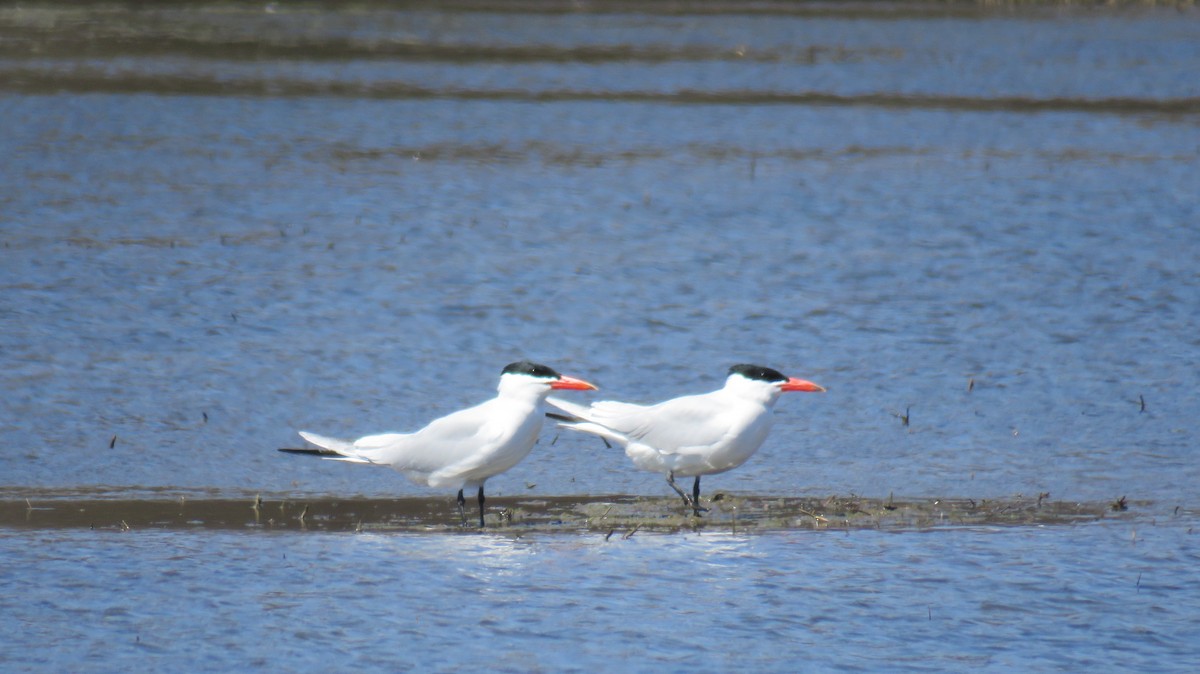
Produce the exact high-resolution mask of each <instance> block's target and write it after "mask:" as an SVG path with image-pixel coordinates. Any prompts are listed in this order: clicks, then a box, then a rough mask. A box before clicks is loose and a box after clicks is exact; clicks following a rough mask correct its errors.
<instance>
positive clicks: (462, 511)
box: [458, 489, 467, 527]
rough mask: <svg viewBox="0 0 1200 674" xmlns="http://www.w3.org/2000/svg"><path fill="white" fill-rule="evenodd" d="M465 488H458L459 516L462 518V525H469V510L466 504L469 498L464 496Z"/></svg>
mask: <svg viewBox="0 0 1200 674" xmlns="http://www.w3.org/2000/svg"><path fill="white" fill-rule="evenodd" d="M462 492H463V490H461V489H459V490H458V516H459V517H460V518H462V525H463V526H464V527H465V526H467V511H466V510H465V509H464V506H465V505H466V504H467V499H465V498H463V493H462Z"/></svg>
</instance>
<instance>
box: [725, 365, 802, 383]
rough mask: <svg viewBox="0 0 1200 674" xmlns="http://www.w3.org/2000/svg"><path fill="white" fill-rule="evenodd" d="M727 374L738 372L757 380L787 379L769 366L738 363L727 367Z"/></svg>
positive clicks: (773, 380)
mask: <svg viewBox="0 0 1200 674" xmlns="http://www.w3.org/2000/svg"><path fill="white" fill-rule="evenodd" d="M729 374H740V375H742V376H743V377H745V378H746V379H757V380H758V381H765V382H776V381H787V380H788V378H787V377H785V376H783V373H782V372H780V371H779V370H772V369H771V368H769V367H763V366H761V365H749V364H746V363H740V364H738V365H734V366H733V367H731V368H729Z"/></svg>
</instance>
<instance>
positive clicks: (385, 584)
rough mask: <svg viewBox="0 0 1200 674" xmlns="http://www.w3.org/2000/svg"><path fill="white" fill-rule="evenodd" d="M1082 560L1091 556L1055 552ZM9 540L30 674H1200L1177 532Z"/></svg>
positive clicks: (11, 585) (1185, 537)
mask: <svg viewBox="0 0 1200 674" xmlns="http://www.w3.org/2000/svg"><path fill="white" fill-rule="evenodd" d="M1082 547H1086V548H1087V549H1088V550H1089V551H1090V552H1089V554H1088V555H1085V556H1074V555H1058V554H1047V551H1048V550H1063V549H1068V550H1070V549H1079V548H1082ZM0 550H3V554H4V555H5V558H6V560H8V563H7V564H6V566H7V567H8V569H9V570H8V571H7V572H6V573H5V574H4V578H3V579H2V580H0V589H3V592H0V597H2V598H0V609H3V610H2V611H0V616H3V617H2V618H0V627H3V628H4V630H5V633H6V634H8V635H10V636H9V638H8V640H7V641H8V643H9V644H10V646H9V647H7V648H6V649H5V651H6V654H7V656H8V657H7V662H6V665H5V666H6V669H7V670H8V671H27V670H40V671H62V670H67V669H69V670H72V671H96V672H101V671H112V672H117V671H128V670H129V669H130V668H138V669H143V670H145V669H149V670H159V669H177V670H187V671H197V672H201V671H229V670H231V669H239V670H251V671H257V670H262V671H313V670H317V669H322V668H329V667H334V668H337V669H341V670H354V671H367V672H375V671H397V670H408V669H420V670H422V671H438V672H443V671H444V672H449V671H461V670H463V669H472V668H482V669H486V670H489V671H513V672H528V671H597V670H599V671H614V670H621V671H639V672H640V671H646V672H649V671H702V672H705V671H730V670H734V669H737V670H750V671H797V670H800V671H835V670H836V671H881V670H886V671H905V672H909V671H912V672H921V671H948V670H950V671H957V670H960V669H963V668H972V669H976V668H982V669H985V670H988V671H1013V670H1021V671H1081V670H1088V671H1188V670H1190V669H1194V667H1195V665H1196V664H1197V663H1198V662H1200V660H1198V659H1197V658H1198V656H1200V651H1198V650H1197V647H1196V644H1197V643H1200V620H1198V619H1197V616H1200V595H1197V593H1196V592H1195V572H1194V569H1195V568H1196V564H1197V563H1198V562H1200V549H1198V548H1197V545H1196V535H1195V533H1194V532H1192V531H1191V530H1190V525H1184V524H1183V523H1182V522H1180V521H1178V520H1166V521H1162V522H1158V523H1156V524H1154V525H1140V526H1139V525H1133V524H1130V523H1128V522H1110V523H1098V524H1090V525H1081V526H1071V527H1061V528H1053V527H1052V528H1039V527H1032V528H1011V529H976V530H966V529H958V530H952V529H951V530H941V531H934V532H928V533H906V534H894V533H882V532H874V531H854V532H850V533H811V532H809V533H804V532H795V533H775V534H770V535H765V536H734V535H729V534H719V533H714V534H704V535H695V534H679V535H646V534H637V535H635V536H633V537H632V538H629V539H622V538H621V537H619V536H614V537H613V538H612V539H610V540H609V541H608V542H605V540H604V538H603V537H602V536H600V535H594V536H581V537H577V536H541V535H537V536H532V537H528V538H521V537H517V538H514V537H510V536H503V535H465V536H459V535H449V536H447V535H438V536H430V535H412V534H395V535H387V534H326V535H296V534H261V533H260V534H245V533H229V532H216V533H214V532H206V533H204V534H201V535H196V534H191V533H187V532H138V533H133V532H131V533H113V532H105V533H101V532H82V533H70V534H64V533H62V532H60V531H42V532H36V531H35V532H29V533H21V534H16V533H14V532H12V531H8V532H0ZM13 645H15V646H18V647H23V648H19V649H18V648H14V647H13ZM51 645H53V647H50V646H51Z"/></svg>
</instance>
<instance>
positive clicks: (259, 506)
mask: <svg viewBox="0 0 1200 674" xmlns="http://www.w3.org/2000/svg"><path fill="white" fill-rule="evenodd" d="M472 505H474V504H470V503H469V504H468V508H467V526H465V527H464V526H461V525H460V519H459V513H458V509H457V507H456V505H455V503H454V500H453V499H452V498H442V497H410V498H395V499H385V498H363V497H357V498H336V497H330V496H314V497H288V498H280V497H276V498H273V499H272V498H265V497H250V498H216V497H207V496H205V497H198V498H192V497H189V496H178V497H175V498H161V497H158V498H79V497H78V496H77V495H76V496H66V497H62V498H54V497H52V496H51V495H47V494H41V495H36V496H33V497H24V498H20V497H14V495H12V494H9V495H4V496H0V526H4V527H14V528H35V529H45V528H92V529H109V530H137V529H225V530H248V531H253V530H259V531H270V530H282V531H300V530H307V531H365V530H370V531H417V532H458V531H477V530H478V529H477V527H476V526H474V523H475V522H477V514H476V512H473V508H471V507H470V506H472ZM703 505H705V506H707V507H708V508H709V510H708V512H707V513H705V514H704V515H703V516H702V517H693V516H692V515H691V511H690V509H686V508H685V507H684V506H683V504H682V502H680V501H679V500H678V499H674V498H670V499H668V498H646V497H641V496H630V495H591V496H550V497H496V498H492V499H489V500H488V503H487V510H486V521H487V529H489V530H495V531H507V532H513V533H521V532H526V531H539V532H555V531H558V532H580V531H590V532H599V533H603V534H605V535H621V536H630V535H633V534H634V533H635V532H638V531H660V532H670V531H680V530H711V531H736V532H751V531H777V530H808V529H811V530H824V529H830V530H847V529H887V530H906V529H909V530H913V529H927V528H934V527H954V526H1012V525H1060V524H1072V523H1076V522H1087V521H1095V520H1099V519H1103V518H1106V517H1116V516H1122V515H1123V514H1126V513H1127V512H1128V511H1130V510H1131V509H1132V510H1137V506H1139V505H1146V504H1144V503H1140V502H1133V501H1126V500H1125V499H1124V497H1122V498H1121V499H1119V500H1117V501H1113V502H1107V503H1105V502H1092V503H1077V502H1065V501H1052V500H1050V499H1049V498H1048V497H1047V496H1046V495H1041V496H1039V497H1023V496H1014V497H1009V498H1000V499H978V500H974V499H965V498H963V499H934V498H930V499H903V500H902V499H892V498H890V497H889V498H887V499H870V498H863V497H859V496H853V495H852V496H830V497H825V498H795V497H789V498H780V497H770V496H751V495H729V494H721V493H717V494H714V496H713V499H712V500H711V501H709V500H707V499H706V500H705V501H704V504H703Z"/></svg>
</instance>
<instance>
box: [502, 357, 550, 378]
mask: <svg viewBox="0 0 1200 674" xmlns="http://www.w3.org/2000/svg"><path fill="white" fill-rule="evenodd" d="M500 374H502V375H505V374H527V375H529V376H531V377H541V378H543V379H561V378H562V375H561V374H559V373H558V372H556V371H555V370H554V368H552V367H549V366H547V365H542V364H541V363H534V362H531V361H528V360H519V361H517V362H515V363H509V364H508V365H505V366H504V370H502V371H501V372H500Z"/></svg>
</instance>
